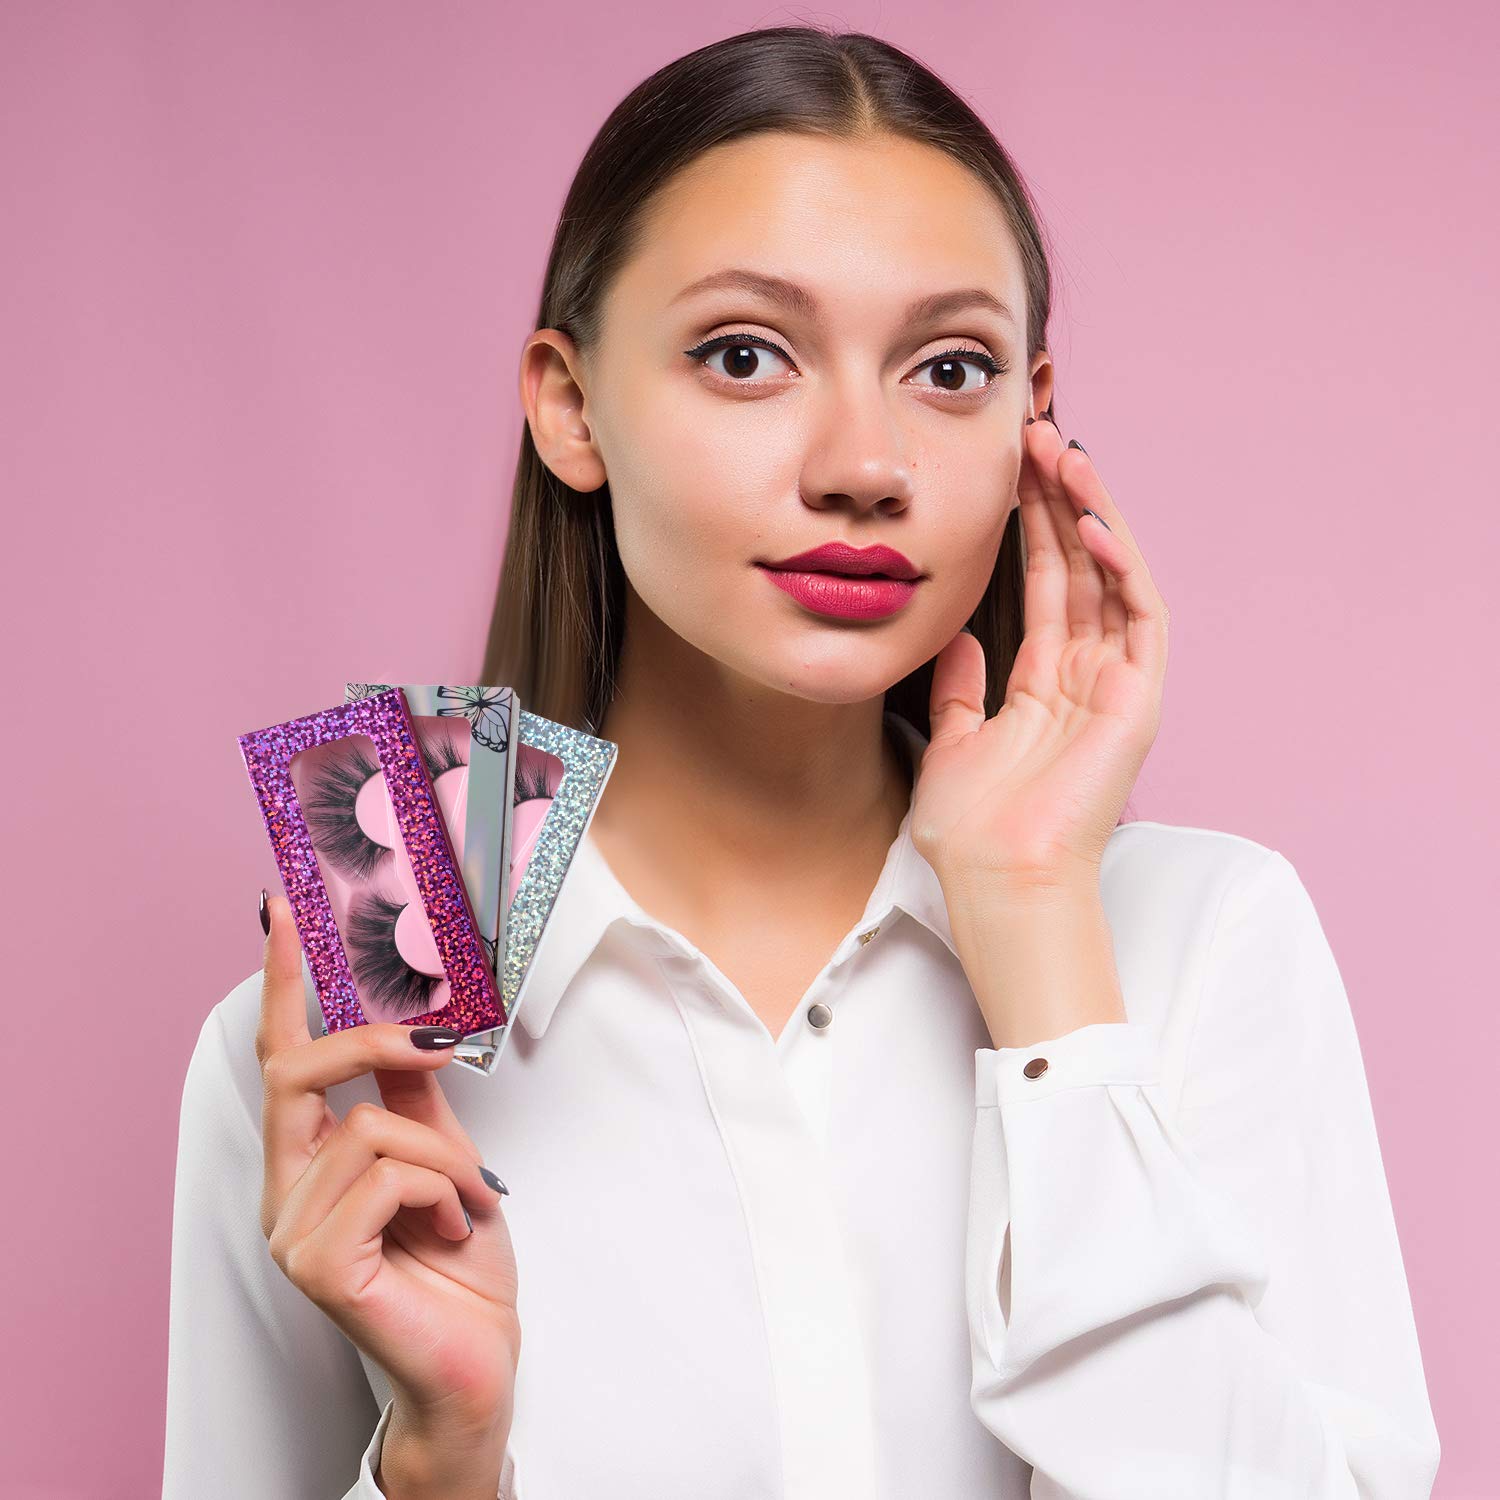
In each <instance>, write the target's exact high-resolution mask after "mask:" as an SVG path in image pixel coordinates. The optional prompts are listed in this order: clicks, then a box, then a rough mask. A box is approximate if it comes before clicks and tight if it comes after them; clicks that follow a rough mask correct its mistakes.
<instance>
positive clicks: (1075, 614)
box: [1024, 421, 1105, 635]
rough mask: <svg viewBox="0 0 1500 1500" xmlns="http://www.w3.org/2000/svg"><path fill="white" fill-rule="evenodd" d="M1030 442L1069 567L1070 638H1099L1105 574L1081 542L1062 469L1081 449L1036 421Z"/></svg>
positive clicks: (1029, 432) (1066, 610)
mask: <svg viewBox="0 0 1500 1500" xmlns="http://www.w3.org/2000/svg"><path fill="white" fill-rule="evenodd" d="M1024 431H1025V432H1026V440H1027V442H1028V444H1029V445H1030V446H1031V448H1032V450H1033V452H1034V453H1035V455H1036V468H1037V474H1038V478H1039V480H1040V483H1041V488H1042V493H1043V494H1044V495H1045V496H1046V499H1047V505H1048V509H1049V513H1050V515H1051V517H1052V523H1053V526H1054V527H1055V529H1056V531H1057V536H1058V545H1059V547H1060V548H1061V550H1062V554H1063V557H1064V559H1065V562H1066V566H1067V579H1068V591H1067V598H1066V600H1065V603H1064V606H1063V609H1064V618H1065V619H1066V621H1067V629H1068V634H1069V635H1074V634H1076V633H1078V632H1079V631H1084V632H1086V633H1088V634H1091V635H1099V634H1101V633H1102V632H1103V629H1104V620H1103V604H1104V578H1105V575H1104V572H1103V570H1102V569H1101V568H1100V566H1099V564H1098V562H1097V561H1096V560H1095V558H1094V556H1093V554H1092V553H1090V551H1089V549H1088V548H1087V547H1086V546H1085V545H1084V544H1083V542H1082V541H1080V540H1079V535H1078V515H1079V506H1078V504H1077V502H1076V501H1075V500H1074V499H1073V498H1072V496H1071V495H1070V494H1069V492H1068V490H1067V487H1066V486H1065V485H1064V483H1063V480H1062V476H1061V473H1060V469H1061V466H1062V458H1063V455H1064V454H1066V453H1070V452H1075V451H1077V450H1073V449H1067V448H1064V446H1063V441H1062V435H1061V434H1060V433H1059V432H1058V430H1057V428H1056V427H1054V426H1053V424H1052V423H1051V422H1041V421H1038V422H1033V423H1031V424H1030V425H1029V426H1028V427H1027V428H1025V429H1024Z"/></svg>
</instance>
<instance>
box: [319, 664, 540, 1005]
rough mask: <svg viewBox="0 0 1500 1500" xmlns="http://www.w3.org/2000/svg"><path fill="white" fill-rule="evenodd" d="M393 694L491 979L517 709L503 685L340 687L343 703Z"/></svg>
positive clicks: (498, 938)
mask: <svg viewBox="0 0 1500 1500" xmlns="http://www.w3.org/2000/svg"><path fill="white" fill-rule="evenodd" d="M392 686H397V687H399V688H400V689H401V692H402V695H403V696H404V697H405V699H406V705H407V707H408V708H409V709H410V710H411V716H412V721H413V723H414V724H415V725H416V728H417V735H418V737H419V738H420V739H421V740H422V744H423V750H424V752H425V755H426V760H427V769H428V774H429V776H430V778H431V780H432V784H433V788H434V790H436V791H437V793H438V804H439V806H440V807H441V808H442V812H443V821H444V822H445V823H446V824H447V827H448V835H449V838H450V839H451V840H452V842H453V847H454V852H455V853H456V854H457V855H458V864H459V868H460V869H461V870H462V871H463V877H464V887H465V889H466V890H467V891H468V893H469V906H470V908H471V909H472V911H473V913H474V920H475V923H476V924H477V926H478V928H479V936H480V938H481V940H482V941H483V943H484V946H485V951H486V953H487V954H488V955H489V960H490V967H491V968H492V969H493V970H494V971H495V974H496V976H497V977H498V975H499V972H500V954H501V952H502V951H503V945H504V941H505V906H506V903H505V901H504V899H503V897H504V888H505V879H504V872H505V871H506V870H507V869H508V868H509V865H510V837H511V807H512V797H511V793H512V789H513V787H514V785H515V779H516V752H517V748H518V747H517V744H516V738H515V734H514V732H513V731H514V726H515V721H516V714H517V713H518V712H519V709H520V704H519V702H518V700H517V698H516V695H515V691H514V689H512V688H508V687H473V686H467V685H466V686H452V685H449V684H446V683H438V684H435V683H410V682H402V683H396V684H391V683H371V682H346V683H345V684H344V701H345V702H346V703H357V702H358V701H359V700H360V699H361V698H368V697H370V696H371V695H372V694H374V693H383V692H389V691H390V689H391V687H392Z"/></svg>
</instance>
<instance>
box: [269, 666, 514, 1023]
mask: <svg viewBox="0 0 1500 1500" xmlns="http://www.w3.org/2000/svg"><path fill="white" fill-rule="evenodd" d="M239 746H240V753H241V754H242V755H243V757H244V760H245V769H246V770H247V771H248V772H249V776H250V782H251V786H252V787H253V788H254V791H255V795H256V799H257V801H258V802H259V804H260V810H261V816H262V818H263V819H264V821H265V825H266V832H267V834H268V835H269V837H270V840H271V848H272V851H273V853H274V855H275V859H276V867H277V870H278V871H279V873H280V875H281V882H282V886H283V887H284V889H285V891H286V897H287V900H288V902H289V903H290V904H291V908H292V915H293V917H294V918H295V920H296V924H297V935H298V937H299V938H300V939H301V943H302V951H303V956H304V958H305V959H306V962H307V967H308V969H309V971H310V972H311V974H312V979H313V984H314V987H315V988H316V990H317V994H318V1001H319V1004H320V1006H321V1007H322V1011H323V1019H324V1023H325V1025H326V1027H327V1030H328V1031H329V1032H333V1031H340V1030H343V1029H344V1028H346V1027H349V1026H360V1025H364V1024H365V1023H366V1022H368V1021H371V1020H382V1021H383V1020H396V1021H400V1022H402V1023H403V1024H405V1025H412V1026H420V1025H439V1026H451V1027H452V1028H453V1029H454V1030H455V1031H457V1032H459V1033H460V1035H462V1036H464V1037H468V1036H471V1035H472V1034H474V1033H476V1032H483V1031H490V1030H493V1029H494V1028H496V1027H504V1026H505V1025H506V1023H507V1021H508V1019H509V1017H508V1014H507V1011H506V1008H505V1004H504V1002H503V1000H502V999H501V994H500V988H499V985H498V983H497V979H496V975H495V971H494V969H493V967H492V963H493V957H492V955H490V954H487V953H486V950H485V944H484V942H483V940H482V938H481V936H480V932H479V928H478V925H477V923H476V922H475V919H474V909H473V907H472V906H471V905H470V901H469V895H468V892H467V890H466V889H465V885H464V879H463V875H462V872H461V870H460V868H459V864H458V861H457V859H456V858H455V855H454V849H453V844H452V840H451V839H450V837H449V833H448V829H447V827H446V826H445V823H444V820H443V815H442V811H441V809H440V807H439V804H438V800H437V797H436V795H435V793H434V791H433V787H432V783H431V781H430V780H429V770H428V764H427V761H426V759H425V757H424V754H423V749H422V746H421V744H420V743H419V742H418V738H417V732H416V727H415V725H414V724H413V722H412V716H411V710H410V708H409V706H408V704H407V701H406V697H405V695H404V694H403V693H402V691H401V689H400V688H399V687H392V688H390V689H389V690H387V691H384V692H376V693H373V694H371V695H370V696H369V697H364V698H360V699H358V700H357V701H355V702H351V703H344V704H340V705H339V706H338V707H336V708H327V709H324V710H322V711H321V712H320V713H313V714H307V715H305V716H304V717H302V718H299V719H289V720H288V721H287V722H286V723H284V724H273V725H271V726H270V727H269V728H267V729H260V730H256V731H254V732H252V733H250V734H243V735H240V736H239ZM377 772H378V773H382V774H377ZM414 1011H415V1012H416V1013H413V1012H414Z"/></svg>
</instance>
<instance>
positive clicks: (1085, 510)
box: [1083, 505, 1115, 531]
mask: <svg viewBox="0 0 1500 1500" xmlns="http://www.w3.org/2000/svg"><path fill="white" fill-rule="evenodd" d="M1083 513H1084V515H1086V516H1092V517H1093V518H1094V519H1095V520H1096V521H1097V522H1098V523H1099V524H1100V525H1101V526H1102V527H1103V528H1104V529H1105V530H1106V531H1113V530H1114V529H1115V528H1114V527H1113V526H1111V525H1110V524H1109V522H1108V521H1106V520H1105V519H1104V517H1103V516H1101V515H1100V514H1099V512H1098V511H1097V510H1090V509H1089V508H1088V506H1086V505H1085V506H1084V507H1083Z"/></svg>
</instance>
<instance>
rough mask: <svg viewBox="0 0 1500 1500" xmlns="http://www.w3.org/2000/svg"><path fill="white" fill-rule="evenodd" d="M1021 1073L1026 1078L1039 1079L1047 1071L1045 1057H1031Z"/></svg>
mask: <svg viewBox="0 0 1500 1500" xmlns="http://www.w3.org/2000/svg"><path fill="white" fill-rule="evenodd" d="M1021 1071H1022V1072H1023V1073H1024V1074H1025V1075H1026V1076H1027V1077H1028V1078H1040V1077H1041V1076H1042V1074H1043V1073H1045V1072H1046V1071H1047V1059H1046V1058H1045V1057H1033V1058H1032V1059H1031V1061H1030V1062H1029V1063H1027V1064H1026V1066H1025V1067H1024V1068H1022V1069H1021Z"/></svg>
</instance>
